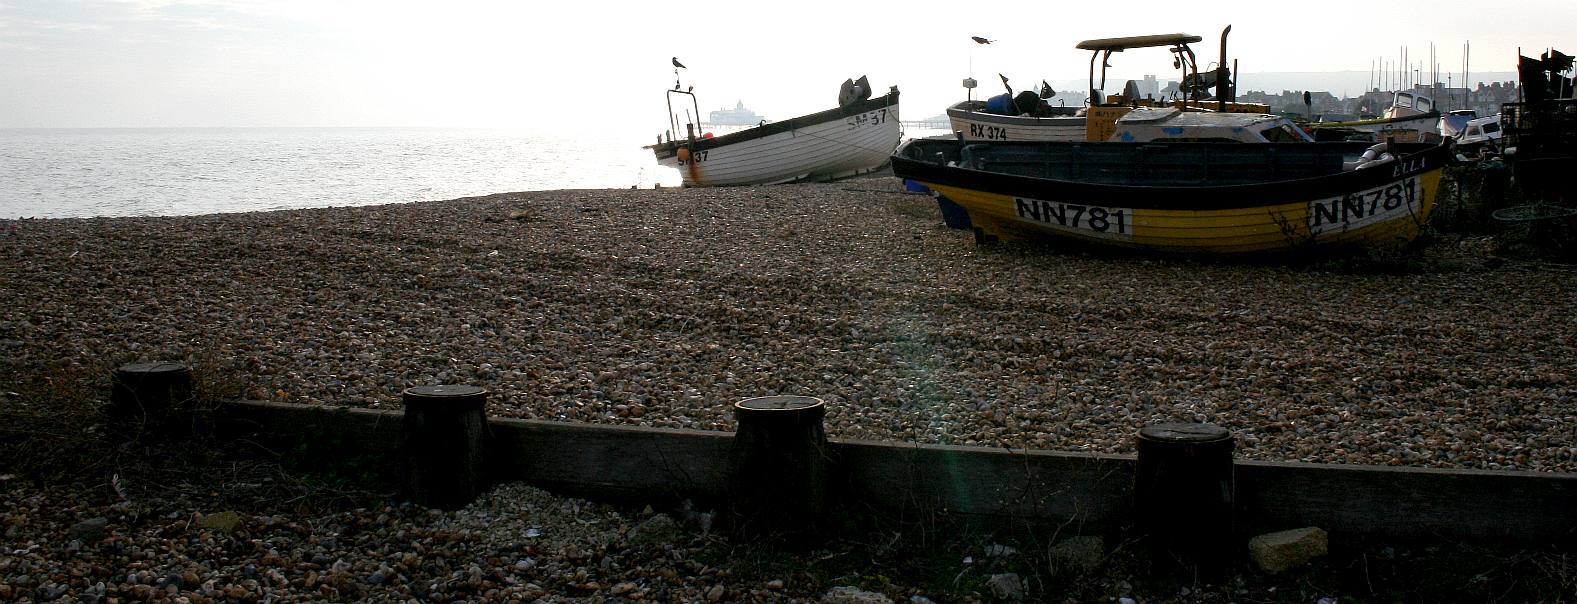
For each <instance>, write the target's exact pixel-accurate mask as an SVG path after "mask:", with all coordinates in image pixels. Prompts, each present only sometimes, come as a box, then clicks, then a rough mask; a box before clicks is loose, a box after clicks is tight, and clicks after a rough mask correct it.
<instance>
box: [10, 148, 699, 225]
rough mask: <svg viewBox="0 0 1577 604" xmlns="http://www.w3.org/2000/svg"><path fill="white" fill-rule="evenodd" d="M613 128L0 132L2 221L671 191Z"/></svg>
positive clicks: (651, 163)
mask: <svg viewBox="0 0 1577 604" xmlns="http://www.w3.org/2000/svg"><path fill="white" fill-rule="evenodd" d="M639 134H641V136H632V135H629V134H626V133H620V132H614V131H590V132H581V133H575V134H553V133H544V132H541V131H533V130H528V129H462V128H101V129H100V128H72V129H35V128H28V129H0V220H5V219H18V218H86V217H98V216H186V215H199V214H215V213H230V212H256V211H269V210H286V209H298V208H321V207H330V206H360V205H373V204H386V203H407V202H420V201H430V200H441V199H453V198H456V197H466V196H473V195H487V194H492V193H504V192H513V191H539V190H551V189H628V188H631V187H640V188H652V187H654V186H658V185H661V186H678V185H679V184H680V178H679V172H678V171H677V170H674V169H672V168H664V167H661V166H659V165H657V160H656V159H655V158H654V157H653V156H652V152H651V151H650V150H647V149H642V148H641V146H642V145H648V144H651V143H652V142H654V141H655V140H656V139H655V137H652V138H648V137H645V136H644V134H645V133H639Z"/></svg>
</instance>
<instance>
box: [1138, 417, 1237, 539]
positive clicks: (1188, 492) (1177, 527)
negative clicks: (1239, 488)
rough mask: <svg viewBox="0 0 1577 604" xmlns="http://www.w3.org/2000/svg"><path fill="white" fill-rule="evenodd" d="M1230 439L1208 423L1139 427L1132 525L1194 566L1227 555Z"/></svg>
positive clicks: (1231, 491) (1231, 495) (1231, 484)
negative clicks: (1134, 519) (1135, 516)
mask: <svg viewBox="0 0 1577 604" xmlns="http://www.w3.org/2000/svg"><path fill="white" fill-rule="evenodd" d="M1234 444H1235V442H1234V440H1233V437H1232V434H1231V433H1230V432H1228V431H1227V430H1226V429H1225V428H1222V427H1220V426H1216V425H1212V424H1192V423H1160V424H1151V425H1149V426H1145V427H1144V428H1142V429H1140V430H1139V439H1138V453H1139V454H1138V462H1137V467H1136V468H1135V476H1134V513H1135V514H1137V515H1138V517H1137V518H1136V522H1135V524H1136V525H1137V526H1138V527H1139V528H1140V530H1142V531H1143V532H1144V533H1145V534H1146V535H1148V536H1149V538H1150V539H1151V540H1152V543H1153V545H1154V546H1156V549H1157V550H1158V551H1159V552H1165V553H1167V554H1170V555H1172V556H1175V557H1177V558H1178V559H1179V560H1181V561H1183V562H1185V563H1190V564H1199V565H1209V564H1216V563H1223V564H1224V563H1225V561H1226V559H1227V558H1228V557H1229V556H1230V555H1231V553H1232V550H1231V547H1232V543H1233V539H1232V537H1233V532H1232V531H1233V527H1232V506H1233V501H1234V499H1235V485H1234V482H1233V481H1234V478H1233V474H1232V472H1233V468H1232V449H1233V446H1234Z"/></svg>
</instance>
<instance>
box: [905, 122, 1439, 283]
mask: <svg viewBox="0 0 1577 604" xmlns="http://www.w3.org/2000/svg"><path fill="white" fill-rule="evenodd" d="M927 144H929V145H931V147H930V148H926V147H924V145H927ZM942 144H945V143H942V142H941V141H935V140H933V141H930V142H929V143H923V142H922V143H921V144H920V145H919V146H916V144H915V143H910V144H909V145H906V146H905V147H904V148H900V149H899V152H898V154H896V155H894V157H893V171H894V173H895V174H896V175H898V176H899V177H901V178H906V179H910V180H913V181H915V182H918V183H920V184H923V185H925V186H926V187H928V188H930V189H931V190H932V191H933V192H934V193H935V194H937V195H939V196H941V197H943V198H945V199H948V200H950V201H952V202H953V203H956V204H958V205H959V206H962V207H963V208H964V210H965V211H966V212H967V213H968V215H969V220H970V223H971V225H972V227H973V228H974V229H975V230H976V233H977V235H978V236H980V237H983V238H985V239H986V240H990V239H1003V240H1019V239H1029V238H1042V237H1051V238H1056V239H1061V240H1065V241H1075V242H1083V243H1089V244H1097V245H1102V246H1111V247H1121V248H1133V249H1143V250H1154V251H1161V252H1177V253H1189V254H1211V255H1241V254H1255V253H1266V252H1282V251H1290V250H1300V249H1308V248H1313V247H1324V246H1365V247H1376V246H1390V245H1398V244H1403V243H1406V242H1408V241H1411V240H1412V239H1414V238H1415V237H1416V236H1417V235H1418V233H1419V232H1420V229H1421V228H1422V226H1423V225H1424V223H1425V222H1426V221H1427V220H1428V218H1429V214H1430V212H1431V210H1432V209H1433V208H1434V201H1435V197H1436V195H1437V193H1438V191H1439V185H1440V177H1441V171H1442V168H1443V167H1444V166H1445V165H1446V164H1447V163H1448V162H1449V161H1450V159H1451V151H1450V146H1449V144H1441V145H1418V146H1414V147H1413V148H1414V149H1415V151H1414V152H1412V153H1408V154H1405V155H1402V156H1400V157H1398V158H1397V159H1396V160H1393V161H1388V162H1383V163H1377V164H1374V165H1373V166H1372V167H1369V168H1364V169H1359V170H1352V171H1341V169H1340V164H1339V162H1340V158H1337V160H1336V162H1337V166H1336V169H1335V171H1331V172H1330V173H1328V174H1314V175H1311V174H1309V170H1310V169H1311V168H1299V169H1298V170H1302V172H1301V173H1297V174H1292V175H1291V176H1288V177H1285V178H1282V177H1276V178H1266V179H1260V180H1256V179H1255V178H1253V177H1252V176H1251V175H1250V176H1243V175H1244V174H1249V173H1250V172H1251V171H1252V170H1254V169H1256V168H1254V167H1253V166H1252V165H1246V164H1245V165H1237V164H1232V163H1231V161H1230V160H1229V161H1225V162H1221V163H1218V164H1217V165H1216V166H1215V167H1212V168H1201V169H1200V170H1201V171H1200V173H1201V174H1205V173H1209V172H1211V171H1215V172H1226V171H1229V170H1230V169H1233V168H1234V167H1235V168H1236V169H1238V170H1239V172H1238V173H1239V175H1240V178H1239V181H1237V182H1232V183H1231V184H1211V183H1210V181H1209V180H1208V178H1205V179H1201V180H1197V182H1192V183H1189V182H1185V181H1187V180H1188V179H1187V178H1186V177H1184V176H1186V174H1187V173H1188V170H1191V169H1193V167H1192V166H1183V165H1182V164H1181V162H1183V161H1185V160H1186V156H1187V155H1188V153H1192V152H1195V151H1196V150H1197V151H1198V152H1199V153H1210V152H1215V153H1217V154H1218V155H1219V154H1220V153H1222V152H1223V151H1225V150H1228V149H1233V150H1232V151H1226V152H1227V153H1237V151H1236V150H1237V149H1242V150H1247V152H1246V153H1242V154H1241V155H1242V156H1243V157H1250V156H1249V155H1248V153H1254V154H1261V153H1262V154H1264V155H1266V156H1270V157H1275V156H1277V154H1278V152H1279V153H1281V154H1282V155H1283V156H1285V155H1287V152H1284V151H1280V150H1271V149H1269V147H1272V146H1275V147H1283V148H1290V147H1285V146H1284V145H1283V144H1273V145H1271V144H1267V145H1261V146H1257V147H1259V150H1255V149H1254V146H1238V145H1229V144H1215V145H1214V146H1215V147H1216V149H1213V150H1212V149H1208V148H1206V147H1209V146H1211V145H1212V144H1211V143H1174V144H1167V145H1155V144H1153V143H1152V144H1128V143H1082V145H1085V146H1091V145H1093V146H1095V147H1093V148H1090V149H1086V150H1084V151H1080V150H1079V149H1078V148H1077V146H1073V147H1072V148H1065V149H1059V150H1058V151H1057V152H1059V153H1063V154H1064V157H1059V158H1058V159H1056V160H1055V161H1057V162H1058V163H1059V166H1061V167H1059V168H1058V169H1064V170H1066V169H1069V168H1067V167H1066V164H1067V163H1068V162H1069V161H1070V160H1068V159H1067V158H1066V156H1067V155H1071V156H1073V157H1080V156H1082V157H1085V158H1089V157H1093V156H1094V155H1096V154H1100V155H1104V156H1105V158H1106V159H1105V161H1108V163H1109V165H1105V166H1101V165H1096V164H1098V162H1095V161H1086V162H1085V163H1087V164H1091V165H1088V166H1085V168H1088V170H1089V171H1088V172H1086V173H1085V174H1087V175H1093V174H1099V175H1100V176H1090V177H1088V178H1077V179H1067V178H1061V179H1059V178H1042V177H1037V176H1032V175H1025V174H1014V173H1008V172H1006V171H1001V170H998V171H991V170H986V169H976V168H970V167H961V166H959V165H947V164H946V163H936V162H935V161H934V160H927V159H925V158H926V157H928V156H935V155H936V153H935V147H936V146H937V145H942ZM1042 145H1048V144H1042ZM1050 145H1062V144H1050ZM1200 145H1204V146H1206V147H1200ZM1286 145H1293V146H1309V145H1343V146H1342V147H1340V148H1336V151H1335V152H1342V153H1345V154H1349V155H1350V154H1352V153H1353V152H1355V151H1359V150H1361V149H1363V148H1364V147H1363V146H1362V145H1357V146H1355V145H1351V144H1346V143H1288V144H1286ZM1157 149H1161V150H1163V151H1171V152H1173V153H1170V154H1169V155H1167V157H1169V158H1170V159H1166V160H1164V161H1156V162H1154V163H1152V164H1149V165H1130V164H1133V163H1134V162H1133V161H1127V163H1124V162H1122V161H1118V160H1119V159H1121V158H1119V157H1114V156H1112V154H1113V153H1117V154H1118V155H1120V156H1122V157H1133V156H1139V155H1146V154H1154V153H1153V152H1155V151H1156V150H1157ZM1097 150H1099V151H1098V152H1097ZM1185 151H1186V152H1185ZM1130 152H1131V153H1130ZM1301 153H1303V152H1302V151H1296V152H1292V154H1293V155H1298V154H1301ZM1123 154H1127V155H1123ZM1030 155H1034V154H1030ZM1048 157H1049V156H1048ZM1168 162H1172V163H1168ZM961 163H963V164H964V165H966V166H967V165H971V164H969V163H968V162H961ZM1174 164H1175V165H1174ZM1167 169H1171V170H1174V171H1175V173H1176V174H1180V175H1184V176H1179V177H1177V178H1174V180H1173V182H1168V183H1146V182H1143V179H1141V178H1134V179H1127V178H1126V177H1125V174H1128V173H1132V174H1149V173H1155V172H1160V171H1163V170H1167ZM1278 169H1280V168H1278ZM1124 171H1128V172H1124ZM1291 172H1297V170H1292V171H1291ZM1136 183H1137V184H1136Z"/></svg>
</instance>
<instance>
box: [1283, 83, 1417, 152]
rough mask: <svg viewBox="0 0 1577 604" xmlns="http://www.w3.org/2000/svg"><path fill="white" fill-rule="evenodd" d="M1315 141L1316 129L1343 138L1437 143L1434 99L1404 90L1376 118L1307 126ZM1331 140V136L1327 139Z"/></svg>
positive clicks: (1398, 92) (1317, 136) (1317, 132)
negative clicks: (1342, 136)
mask: <svg viewBox="0 0 1577 604" xmlns="http://www.w3.org/2000/svg"><path fill="white" fill-rule="evenodd" d="M1309 128H1310V129H1311V130H1314V131H1315V137H1316V138H1321V139H1323V138H1327V137H1325V136H1321V135H1320V133H1319V131H1320V130H1328V131H1332V132H1338V133H1342V134H1343V135H1344V137H1345V138H1360V139H1363V140H1375V141H1378V140H1388V141H1395V142H1435V141H1438V140H1440V138H1441V137H1440V111H1438V110H1437V109H1435V102H1434V99H1431V98H1429V97H1427V96H1424V95H1421V94H1416V93H1413V92H1407V91H1397V92H1396V94H1395V95H1394V96H1393V98H1392V101H1391V106H1390V107H1386V108H1385V111H1384V112H1382V113H1381V115H1380V117H1377V118H1373V119H1366V120H1354V121H1346V122H1316V123H1313V124H1310V125H1309ZM1330 138H1335V137H1330Z"/></svg>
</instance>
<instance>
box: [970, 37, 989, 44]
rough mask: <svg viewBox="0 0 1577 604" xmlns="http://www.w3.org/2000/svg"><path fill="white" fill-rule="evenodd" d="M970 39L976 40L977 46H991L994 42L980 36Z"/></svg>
mask: <svg viewBox="0 0 1577 604" xmlns="http://www.w3.org/2000/svg"><path fill="white" fill-rule="evenodd" d="M969 39H971V40H974V41H975V43H976V44H990V43H991V42H992V41H991V40H987V39H985V38H982V37H980V36H969Z"/></svg>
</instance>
